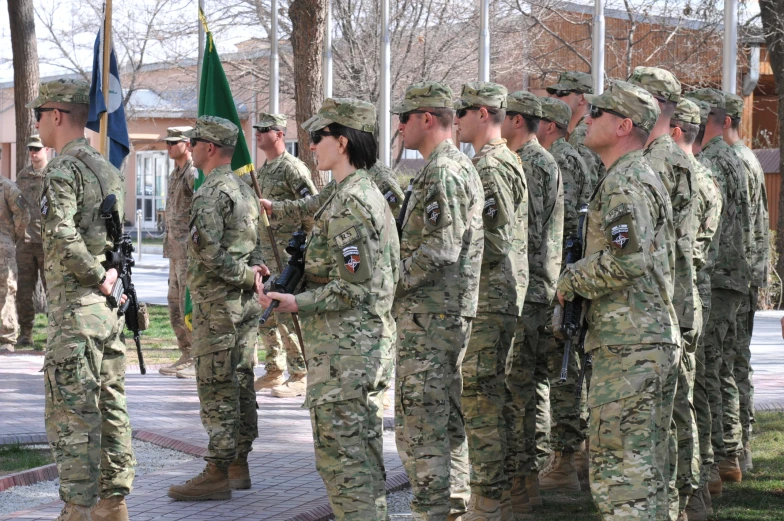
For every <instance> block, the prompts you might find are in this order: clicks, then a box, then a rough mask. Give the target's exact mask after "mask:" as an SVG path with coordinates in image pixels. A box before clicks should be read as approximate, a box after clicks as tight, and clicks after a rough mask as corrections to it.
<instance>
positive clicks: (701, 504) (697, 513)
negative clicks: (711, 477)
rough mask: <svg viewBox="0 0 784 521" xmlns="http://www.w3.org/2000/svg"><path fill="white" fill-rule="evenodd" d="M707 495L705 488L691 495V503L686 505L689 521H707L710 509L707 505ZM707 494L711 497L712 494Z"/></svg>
mask: <svg viewBox="0 0 784 521" xmlns="http://www.w3.org/2000/svg"><path fill="white" fill-rule="evenodd" d="M705 495H706V491H705V489H704V488H701V489H699V490H697V491H696V492H694V494H692V495H691V496H690V497H689V504H688V505H686V515H687V516H688V517H689V521H707V519H708V511H707V508H706V507H705ZM707 495H708V497H710V494H707Z"/></svg>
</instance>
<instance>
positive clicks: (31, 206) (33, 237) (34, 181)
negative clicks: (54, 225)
mask: <svg viewBox="0 0 784 521" xmlns="http://www.w3.org/2000/svg"><path fill="white" fill-rule="evenodd" d="M45 168H46V167H44V168H42V169H41V170H36V169H35V168H33V166H32V165H27V166H26V167H24V168H23V169H21V170H20V171H19V173H17V174H16V186H17V187H18V188H19V190H20V191H21V192H22V195H23V196H24V198H25V201H26V202H27V208H28V210H29V211H30V222H29V223H28V224H27V231H26V232H25V236H24V242H27V243H33V244H41V241H42V239H41V210H40V209H39V208H38V202H39V201H40V200H41V193H42V192H43V190H44V169H45Z"/></svg>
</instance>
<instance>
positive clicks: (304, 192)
mask: <svg viewBox="0 0 784 521" xmlns="http://www.w3.org/2000/svg"><path fill="white" fill-rule="evenodd" d="M297 192H299V195H300V196H301V197H309V196H310V195H311V193H310V187H309V186H308V185H307V184H305V183H302V186H300V187H299V188H297Z"/></svg>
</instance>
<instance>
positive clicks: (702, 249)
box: [670, 98, 721, 521]
mask: <svg viewBox="0 0 784 521" xmlns="http://www.w3.org/2000/svg"><path fill="white" fill-rule="evenodd" d="M700 121H701V118H700V109H699V107H698V106H697V105H696V104H694V103H693V102H691V101H689V100H688V99H686V98H681V100H680V101H679V102H678V106H677V107H676V108H675V112H674V113H673V115H672V120H671V122H670V126H671V128H670V137H672V140H673V141H674V142H675V144H676V145H677V146H678V147H679V148H680V149H681V150H682V151H683V152H684V153H685V154H686V157H688V158H689V162H690V163H691V167H692V173H693V174H694V178H693V180H694V185H693V188H694V196H695V200H694V202H693V204H694V224H693V227H692V235H693V236H694V246H693V248H692V259H693V261H694V275H693V276H694V279H693V282H694V284H693V286H694V302H695V304H696V305H697V307H696V308H695V313H694V318H695V322H694V329H695V334H694V336H695V341H696V342H697V349H696V351H695V353H694V354H693V355H684V357H683V358H682V360H686V359H687V356H688V361H689V363H690V364H691V366H690V367H692V368H693V369H692V371H693V373H694V380H692V382H691V383H692V386H691V387H692V397H691V399H690V400H689V401H690V405H689V406H690V407H692V406H693V408H694V409H695V420H696V429H695V432H694V433H693V434H692V436H694V438H695V441H696V443H697V447H696V449H697V450H698V451H697V452H696V453H695V456H696V458H695V459H696V463H697V464H698V465H700V466H701V470H700V471H699V472H698V473H697V474H695V477H696V478H697V484H696V488H695V489H694V490H693V493H692V495H691V497H690V498H689V503H688V506H687V507H686V514H687V516H686V517H687V519H689V520H691V521H704V520H705V519H707V517H708V510H707V509H708V505H709V504H710V494H709V493H708V491H707V487H706V486H705V485H706V484H707V479H708V476H709V473H710V467H708V468H707V471H706V469H705V462H706V461H707V460H708V459H710V462H711V464H712V462H713V450H712V449H711V446H710V430H711V419H710V404H709V403H708V396H707V393H706V392H705V345H704V343H703V340H702V334H701V332H702V331H703V330H704V325H705V324H706V323H707V321H708V316H709V315H710V272H711V271H712V269H713V263H714V262H715V261H716V259H715V254H716V253H718V248H716V247H715V244H716V243H714V242H713V236H714V234H715V233H716V230H717V229H718V227H719V218H720V217H721V195H720V193H719V189H718V187H717V186H716V183H715V181H713V175H712V174H711V172H710V170H708V168H706V167H705V166H704V165H702V164H701V163H700V162H699V161H697V159H695V157H694V155H693V154H692V143H693V142H694V140H695V139H696V138H697V134H698V133H699V127H700ZM700 319H701V321H700ZM679 376H680V375H679ZM679 385H680V383H679ZM682 397H683V395H682V394H680V390H679V391H678V393H677V394H676V395H675V399H676V401H677V400H678V399H679V398H680V399H682ZM685 405H686V404H682V406H683V407H685ZM673 414H674V413H673ZM679 434H680V433H679ZM679 449H680V448H679ZM678 455H679V457H680V456H681V452H680V450H679V452H678Z"/></svg>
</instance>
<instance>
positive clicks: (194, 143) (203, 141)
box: [191, 137, 223, 148]
mask: <svg viewBox="0 0 784 521" xmlns="http://www.w3.org/2000/svg"><path fill="white" fill-rule="evenodd" d="M199 141H201V142H202V143H210V144H212V145H215V146H216V147H218V148H223V146H222V145H219V144H217V143H213V142H212V141H207V140H206V139H202V138H200V137H192V138H191V148H192V147H195V146H196V143H198V142H199Z"/></svg>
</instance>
